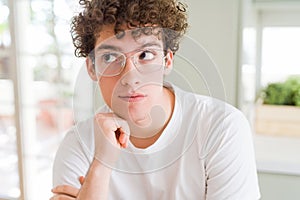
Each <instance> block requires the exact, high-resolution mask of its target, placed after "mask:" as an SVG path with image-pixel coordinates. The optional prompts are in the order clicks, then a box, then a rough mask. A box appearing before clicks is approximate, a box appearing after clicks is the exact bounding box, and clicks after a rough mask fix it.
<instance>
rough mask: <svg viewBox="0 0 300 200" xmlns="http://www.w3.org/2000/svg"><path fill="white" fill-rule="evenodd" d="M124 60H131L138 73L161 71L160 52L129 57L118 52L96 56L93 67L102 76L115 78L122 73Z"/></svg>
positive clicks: (161, 60)
mask: <svg viewBox="0 0 300 200" xmlns="http://www.w3.org/2000/svg"><path fill="white" fill-rule="evenodd" d="M126 59H132V61H133V63H134V65H135V67H136V69H137V70H138V71H139V72H143V73H150V72H155V71H157V70H159V69H161V67H162V65H163V59H164V54H163V51H161V50H143V51H138V52H136V53H134V54H133V55H132V56H129V57H126V56H125V55H124V54H123V53H120V52H113V53H105V54H98V55H97V56H96V57H95V66H96V68H97V72H98V73H99V74H100V75H102V76H116V75H118V74H120V73H121V72H122V71H123V69H124V67H125V64H126Z"/></svg>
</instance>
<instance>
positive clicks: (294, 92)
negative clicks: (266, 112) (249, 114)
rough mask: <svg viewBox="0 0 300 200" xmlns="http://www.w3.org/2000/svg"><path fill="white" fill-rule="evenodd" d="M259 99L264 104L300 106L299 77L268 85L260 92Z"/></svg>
mask: <svg viewBox="0 0 300 200" xmlns="http://www.w3.org/2000/svg"><path fill="white" fill-rule="evenodd" d="M261 98H262V99H263V103H264V104H274V105H296V106H300V76H292V77H290V78H288V79H287V80H286V81H285V82H278V83H270V84H268V85H267V87H266V88H265V89H263V90H262V94H261Z"/></svg>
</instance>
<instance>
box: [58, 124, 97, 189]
mask: <svg viewBox="0 0 300 200" xmlns="http://www.w3.org/2000/svg"><path fill="white" fill-rule="evenodd" d="M93 151H94V137H93V119H92V118H91V119H88V120H85V121H82V122H79V123H77V124H76V125H75V126H73V127H72V128H71V129H70V130H69V131H67V133H66V135H65V137H64V139H63V141H62V142H61V144H60V146H59V148H58V150H57V153H56V156H55V160H54V164H53V185H54V186H56V185H61V184H69V185H73V186H75V187H79V186H80V185H79V182H78V177H79V176H82V175H85V173H86V171H87V170H88V168H89V165H90V163H91V161H92V159H93V155H94V152H93Z"/></svg>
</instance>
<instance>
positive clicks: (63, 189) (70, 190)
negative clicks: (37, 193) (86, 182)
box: [52, 185, 79, 197]
mask: <svg viewBox="0 0 300 200" xmlns="http://www.w3.org/2000/svg"><path fill="white" fill-rule="evenodd" d="M52 192H53V193H56V194H64V195H69V196H72V197H76V196H77V194H78V192H79V189H77V188H75V187H73V186H70V185H59V186H57V187H55V188H53V189H52Z"/></svg>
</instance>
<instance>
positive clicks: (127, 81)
mask: <svg viewBox="0 0 300 200" xmlns="http://www.w3.org/2000/svg"><path fill="white" fill-rule="evenodd" d="M140 82H141V77H140V73H139V71H138V70H137V68H136V67H135V64H134V62H133V59H132V57H128V58H127V59H126V63H125V68H124V70H123V72H122V78H121V83H122V85H125V86H130V87H135V86H136V85H138V84H140Z"/></svg>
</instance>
